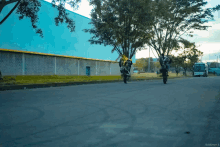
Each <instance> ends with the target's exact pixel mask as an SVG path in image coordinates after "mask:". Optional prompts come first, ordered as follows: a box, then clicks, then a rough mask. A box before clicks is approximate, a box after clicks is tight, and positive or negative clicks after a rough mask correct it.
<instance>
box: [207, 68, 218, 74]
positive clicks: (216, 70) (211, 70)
mask: <svg viewBox="0 0 220 147" xmlns="http://www.w3.org/2000/svg"><path fill="white" fill-rule="evenodd" d="M208 71H209V73H213V74H216V75H220V68H210V69H209V70H208Z"/></svg>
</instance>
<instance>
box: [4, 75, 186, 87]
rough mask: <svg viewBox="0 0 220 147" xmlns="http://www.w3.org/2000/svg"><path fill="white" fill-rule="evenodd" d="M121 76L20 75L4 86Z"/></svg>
mask: <svg viewBox="0 0 220 147" xmlns="http://www.w3.org/2000/svg"><path fill="white" fill-rule="evenodd" d="M174 77H182V75H180V74H179V75H178V76H177V75H176V74H175V73H169V77H168V78H174ZM161 78H162V77H161V74H160V75H157V74H155V73H140V74H137V73H135V74H133V75H132V76H131V79H161ZM121 79H122V77H121V76H120V75H111V76H78V75H71V76H67V75H25V76H23V75H20V76H4V77H3V81H1V83H3V84H18V85H20V84H45V83H69V82H88V81H113V80H117V81H118V80H121Z"/></svg>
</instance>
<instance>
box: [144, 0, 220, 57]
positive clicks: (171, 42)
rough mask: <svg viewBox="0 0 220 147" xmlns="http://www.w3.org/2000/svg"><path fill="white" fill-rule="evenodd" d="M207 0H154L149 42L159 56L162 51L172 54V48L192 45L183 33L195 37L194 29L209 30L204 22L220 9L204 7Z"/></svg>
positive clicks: (176, 48) (219, 6) (218, 7)
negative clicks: (151, 35)
mask: <svg viewBox="0 0 220 147" xmlns="http://www.w3.org/2000/svg"><path fill="white" fill-rule="evenodd" d="M206 4H207V2H205V0H154V1H152V5H151V12H153V16H154V22H153V23H152V24H153V29H152V32H151V34H153V37H151V38H150V39H149V40H147V42H146V43H147V44H148V45H149V46H151V47H152V48H154V49H155V51H156V52H157V54H158V56H161V54H162V53H164V54H165V55H170V52H171V51H172V50H178V49H179V48H180V46H181V45H186V46H187V45H190V42H189V41H188V40H186V39H184V38H183V37H182V36H183V35H188V36H190V37H193V30H207V28H208V27H209V26H204V25H203V24H204V23H206V22H207V20H202V19H206V18H207V19H213V15H212V12H214V11H217V10H219V9H220V5H218V6H217V7H214V8H208V9H203V8H202V7H204V6H205V5H206Z"/></svg>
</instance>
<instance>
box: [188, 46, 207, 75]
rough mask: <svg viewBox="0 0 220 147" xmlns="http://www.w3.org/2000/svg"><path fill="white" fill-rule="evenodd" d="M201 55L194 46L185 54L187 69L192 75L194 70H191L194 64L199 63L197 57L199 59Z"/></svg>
mask: <svg viewBox="0 0 220 147" xmlns="http://www.w3.org/2000/svg"><path fill="white" fill-rule="evenodd" d="M202 55H203V52H201V51H199V50H198V49H196V46H195V44H193V45H192V46H191V48H189V50H188V52H187V59H189V63H188V68H189V70H190V71H191V72H192V73H193V72H194V68H193V66H194V64H195V63H196V62H199V57H201V56H202Z"/></svg>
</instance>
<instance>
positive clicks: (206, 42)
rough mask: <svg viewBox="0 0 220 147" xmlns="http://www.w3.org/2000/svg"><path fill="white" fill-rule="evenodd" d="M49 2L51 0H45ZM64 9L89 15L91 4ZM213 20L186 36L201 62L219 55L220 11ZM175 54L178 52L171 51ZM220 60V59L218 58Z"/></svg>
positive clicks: (215, 0)
mask: <svg viewBox="0 0 220 147" xmlns="http://www.w3.org/2000/svg"><path fill="white" fill-rule="evenodd" d="M46 1H48V2H51V1H52V0H46ZM206 1H207V2H208V4H207V5H206V6H205V7H204V8H211V7H215V6H216V5H218V4H220V0H206ZM65 7H66V9H68V10H70V11H73V12H75V13H78V14H80V15H83V16H85V17H88V18H91V17H90V12H91V10H92V6H90V5H89V2H88V0H81V3H80V4H79V9H78V10H73V8H71V7H70V6H69V5H66V6H65ZM213 15H214V19H215V21H210V22H208V23H207V25H208V26H212V27H210V28H209V29H208V30H207V31H194V33H195V34H194V37H193V38H190V37H189V38H188V39H189V40H190V41H192V42H195V43H196V45H198V46H199V47H198V49H199V50H200V51H202V52H203V53H204V56H203V57H202V60H203V62H207V61H217V56H219V57H220V13H218V12H215V13H214V14H213ZM150 51H151V52H150V57H153V58H157V54H156V52H155V51H153V50H150ZM173 54H175V55H177V54H178V53H175V52H173ZM145 57H149V50H148V49H147V50H143V51H138V52H137V54H136V59H138V58H145ZM219 61H220V60H219Z"/></svg>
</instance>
